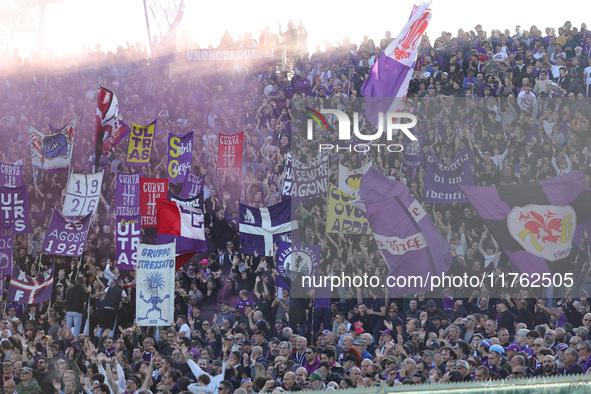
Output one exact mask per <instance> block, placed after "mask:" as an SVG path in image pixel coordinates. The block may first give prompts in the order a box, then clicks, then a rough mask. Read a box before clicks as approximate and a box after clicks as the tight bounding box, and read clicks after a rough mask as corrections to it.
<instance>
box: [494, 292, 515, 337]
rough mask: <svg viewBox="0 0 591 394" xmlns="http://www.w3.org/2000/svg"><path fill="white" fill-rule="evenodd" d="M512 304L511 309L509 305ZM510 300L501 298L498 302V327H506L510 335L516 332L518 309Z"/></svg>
mask: <svg viewBox="0 0 591 394" xmlns="http://www.w3.org/2000/svg"><path fill="white" fill-rule="evenodd" d="M510 306H511V309H509V307H510ZM514 309H515V307H514V306H513V304H510V301H509V300H504V299H501V300H499V301H498V302H497V313H498V320H497V327H501V328H506V329H507V331H509V335H513V334H515V323H516V321H515V320H516V316H515V315H516V313H515V312H517V311H516V310H515V311H514Z"/></svg>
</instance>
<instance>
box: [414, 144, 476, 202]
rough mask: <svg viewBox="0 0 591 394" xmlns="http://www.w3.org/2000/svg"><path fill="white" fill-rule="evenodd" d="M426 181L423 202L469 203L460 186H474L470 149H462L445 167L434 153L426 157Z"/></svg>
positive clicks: (430, 152) (431, 152)
mask: <svg viewBox="0 0 591 394" xmlns="http://www.w3.org/2000/svg"><path fill="white" fill-rule="evenodd" d="M425 162H426V165H425V180H424V185H423V201H424V202H433V203H441V204H454V203H458V202H468V200H467V199H466V196H464V193H462V191H461V190H460V185H465V186H474V176H473V175H472V162H473V160H472V153H471V152H470V150H469V149H468V148H464V149H462V150H461V151H460V152H458V154H457V155H456V157H454V159H453V160H452V162H451V163H449V164H447V165H445V164H443V163H442V162H441V161H439V159H438V158H437V156H435V154H434V153H433V151H431V150H429V152H427V154H426V155H425Z"/></svg>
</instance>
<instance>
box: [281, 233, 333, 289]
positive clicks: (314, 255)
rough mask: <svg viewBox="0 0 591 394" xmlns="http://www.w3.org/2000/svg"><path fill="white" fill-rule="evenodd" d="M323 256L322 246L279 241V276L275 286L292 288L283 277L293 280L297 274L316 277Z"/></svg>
mask: <svg viewBox="0 0 591 394" xmlns="http://www.w3.org/2000/svg"><path fill="white" fill-rule="evenodd" d="M321 254H322V246H320V245H301V244H291V243H289V242H285V241H279V242H278V243H277V267H276V268H277V272H278V273H279V276H278V277H277V278H275V284H276V285H277V286H280V287H286V288H288V289H289V288H291V286H290V285H289V283H287V282H286V281H285V280H283V279H282V277H283V278H290V279H291V278H292V274H295V273H296V272H297V273H299V274H300V275H307V276H316V274H317V273H318V264H319V263H320V256H321ZM288 282H289V281H288Z"/></svg>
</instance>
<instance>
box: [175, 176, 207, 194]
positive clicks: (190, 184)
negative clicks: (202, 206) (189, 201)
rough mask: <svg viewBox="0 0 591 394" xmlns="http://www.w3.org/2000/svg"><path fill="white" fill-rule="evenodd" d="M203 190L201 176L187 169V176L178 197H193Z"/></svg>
mask: <svg viewBox="0 0 591 394" xmlns="http://www.w3.org/2000/svg"><path fill="white" fill-rule="evenodd" d="M202 191H203V177H201V176H199V175H195V174H193V172H191V171H187V177H186V179H185V183H183V188H182V190H181V195H180V196H179V197H180V198H193V197H195V196H196V195H198V194H199V193H201V192H202Z"/></svg>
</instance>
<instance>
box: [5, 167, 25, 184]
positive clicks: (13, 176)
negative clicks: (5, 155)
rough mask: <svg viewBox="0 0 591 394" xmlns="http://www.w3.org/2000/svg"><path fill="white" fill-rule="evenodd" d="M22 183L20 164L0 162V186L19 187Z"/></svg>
mask: <svg viewBox="0 0 591 394" xmlns="http://www.w3.org/2000/svg"><path fill="white" fill-rule="evenodd" d="M22 185H23V165H22V164H4V163H1V164H0V186H3V187H19V186H22Z"/></svg>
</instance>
